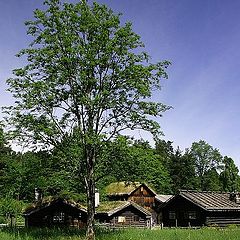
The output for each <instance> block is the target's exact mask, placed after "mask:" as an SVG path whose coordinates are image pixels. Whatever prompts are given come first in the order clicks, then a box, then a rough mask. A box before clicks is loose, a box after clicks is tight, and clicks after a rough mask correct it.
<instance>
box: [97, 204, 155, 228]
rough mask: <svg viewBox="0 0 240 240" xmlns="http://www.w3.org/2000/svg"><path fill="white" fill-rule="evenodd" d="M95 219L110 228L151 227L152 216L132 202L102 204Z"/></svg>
mask: <svg viewBox="0 0 240 240" xmlns="http://www.w3.org/2000/svg"><path fill="white" fill-rule="evenodd" d="M96 219H97V220H98V222H99V223H100V224H103V225H105V226H109V227H112V228H122V227H139V228H141V227H142V228H151V226H152V214H151V213H150V212H149V211H147V210H146V209H145V208H143V207H141V206H139V205H138V204H136V203H134V202H132V201H117V202H116V201H110V202H103V203H101V204H100V205H99V207H98V208H97V214H96Z"/></svg>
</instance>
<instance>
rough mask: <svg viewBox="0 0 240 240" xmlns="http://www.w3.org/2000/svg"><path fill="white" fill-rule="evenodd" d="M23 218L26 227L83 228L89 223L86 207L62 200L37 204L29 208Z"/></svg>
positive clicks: (51, 200) (45, 200) (51, 199)
mask: <svg viewBox="0 0 240 240" xmlns="http://www.w3.org/2000/svg"><path fill="white" fill-rule="evenodd" d="M23 216H24V218H25V226H26V227H53V226H58V227H61V226H64V227H65V226H69V227H70V226H74V227H78V228H83V227H85V226H86V223H87V210H86V208H85V207H83V206H81V205H80V204H78V203H75V202H74V201H71V200H65V199H61V198H57V199H54V198H50V199H44V200H42V201H40V202H37V203H35V204H33V205H31V206H29V207H28V208H27V209H26V210H25V212H24V214H23Z"/></svg>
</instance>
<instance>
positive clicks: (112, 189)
mask: <svg viewBox="0 0 240 240" xmlns="http://www.w3.org/2000/svg"><path fill="white" fill-rule="evenodd" d="M140 185H141V183H139V182H115V183H111V184H109V185H108V186H107V187H106V193H107V194H108V195H129V194H130V193H131V192H133V191H134V190H135V189H136V188H137V187H139V186H140Z"/></svg>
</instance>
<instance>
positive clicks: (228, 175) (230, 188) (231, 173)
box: [220, 156, 240, 192]
mask: <svg viewBox="0 0 240 240" xmlns="http://www.w3.org/2000/svg"><path fill="white" fill-rule="evenodd" d="M223 164H224V167H223V171H222V172H221V174H220V181H221V183H222V189H223V191H226V192H234V191H239V190H240V187H239V179H240V178H239V175H238V173H239V170H238V168H237V166H236V165H235V163H234V161H233V159H232V158H230V157H227V156H225V157H224V158H223Z"/></svg>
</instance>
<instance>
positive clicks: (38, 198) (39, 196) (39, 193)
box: [34, 188, 42, 202]
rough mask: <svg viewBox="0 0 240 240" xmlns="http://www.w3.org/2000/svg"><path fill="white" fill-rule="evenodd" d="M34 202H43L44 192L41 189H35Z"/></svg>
mask: <svg viewBox="0 0 240 240" xmlns="http://www.w3.org/2000/svg"><path fill="white" fill-rule="evenodd" d="M34 200H35V202H40V201H41V200H42V190H41V189H40V188H34Z"/></svg>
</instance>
